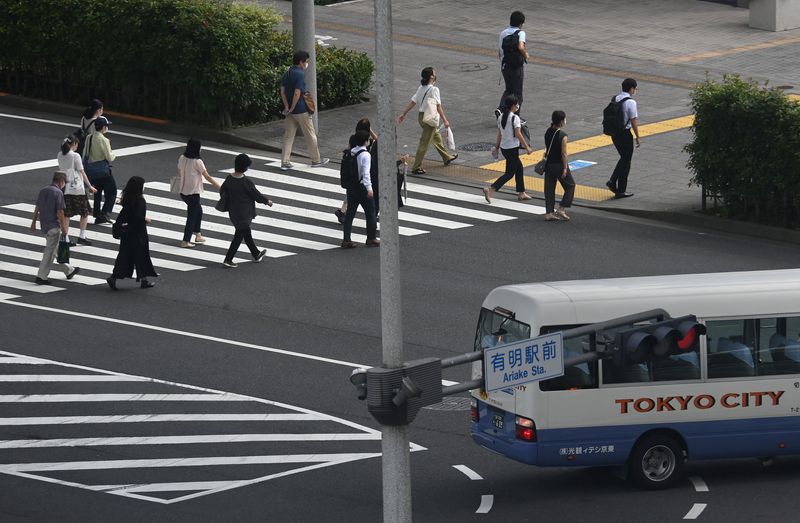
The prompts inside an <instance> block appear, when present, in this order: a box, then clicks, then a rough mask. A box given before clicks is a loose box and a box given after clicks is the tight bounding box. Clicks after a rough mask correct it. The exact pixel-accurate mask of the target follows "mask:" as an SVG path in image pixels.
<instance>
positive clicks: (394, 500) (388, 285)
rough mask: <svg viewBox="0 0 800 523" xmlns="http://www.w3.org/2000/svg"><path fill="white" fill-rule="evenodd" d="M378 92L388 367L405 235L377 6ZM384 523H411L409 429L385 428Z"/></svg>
mask: <svg viewBox="0 0 800 523" xmlns="http://www.w3.org/2000/svg"><path fill="white" fill-rule="evenodd" d="M375 58H376V60H375V61H376V73H375V91H376V92H377V101H378V122H377V123H378V126H377V127H378V129H377V133H378V161H379V165H378V172H379V176H380V182H379V186H380V209H381V221H380V227H381V247H380V249H381V329H382V335H383V364H384V366H385V367H388V368H398V367H402V365H403V324H402V314H401V310H402V309H401V304H402V299H401V294H400V290H401V289H400V233H399V228H398V216H397V176H396V172H397V171H396V164H395V155H396V151H395V147H396V142H397V133H396V130H395V126H394V103H393V101H392V98H393V93H394V62H393V56H392V2H391V0H375ZM382 434H383V437H382V443H381V447H382V450H383V521H384V522H386V523H410V522H411V462H410V461H411V460H410V455H409V439H408V426H407V425H404V426H398V427H388V426H384V427H383V428H382Z"/></svg>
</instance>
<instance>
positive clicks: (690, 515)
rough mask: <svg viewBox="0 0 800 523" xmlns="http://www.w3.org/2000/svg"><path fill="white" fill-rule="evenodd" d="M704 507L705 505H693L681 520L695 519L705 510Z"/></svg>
mask: <svg viewBox="0 0 800 523" xmlns="http://www.w3.org/2000/svg"><path fill="white" fill-rule="evenodd" d="M706 505H707V504H706V503H695V504H694V505H692V508H690V509H689V512H687V513H686V515H685V516H683V519H697V518H698V517H700V514H702V513H703V511H704V510H705V509H706Z"/></svg>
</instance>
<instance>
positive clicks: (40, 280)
mask: <svg viewBox="0 0 800 523" xmlns="http://www.w3.org/2000/svg"><path fill="white" fill-rule="evenodd" d="M35 281H36V285H50V280H45V279H43V278H40V277H38V276H37V277H36V280H35Z"/></svg>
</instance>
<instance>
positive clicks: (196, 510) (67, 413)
mask: <svg viewBox="0 0 800 523" xmlns="http://www.w3.org/2000/svg"><path fill="white" fill-rule="evenodd" d="M0 113H2V114H0V129H2V135H3V137H4V139H3V143H2V145H0V315H2V316H0V325H1V326H2V327H0V339H1V340H2V344H0V351H2V353H0V520H2V521H4V522H11V521H119V522H124V521H171V522H176V521H193V522H194V521H378V520H380V518H381V514H382V509H381V484H380V481H381V474H380V472H381V469H380V467H381V461H380V457H379V456H380V432H379V430H380V427H379V426H378V425H377V424H376V423H375V422H374V420H373V419H372V418H371V417H370V416H369V414H368V412H367V410H366V406H365V405H364V403H361V402H359V401H357V399H356V396H355V390H354V389H353V388H352V386H351V385H350V383H349V381H348V379H347V378H348V376H349V373H350V371H351V369H352V368H353V367H355V366H360V365H364V366H366V365H380V362H381V346H380V307H379V304H380V289H379V281H380V276H379V256H380V249H374V248H366V247H363V246H362V247H359V248H357V249H353V250H347V251H343V250H340V249H338V243H339V242H340V241H341V231H340V228H339V225H338V224H337V223H336V221H335V217H334V215H333V210H334V208H335V207H336V205H337V202H338V201H340V200H341V197H342V194H341V189H339V187H338V180H337V179H336V178H337V177H338V173H337V171H336V169H335V168H330V169H328V168H322V169H311V168H309V167H307V166H305V165H298V166H297V169H295V170H293V171H288V172H281V171H279V170H278V168H277V165H278V162H277V159H276V158H275V155H274V154H268V153H264V152H258V151H247V152H249V153H251V154H252V156H253V157H254V159H255V162H254V165H253V170H252V172H251V173H249V174H250V175H251V176H252V178H253V179H254V181H255V182H256V184H257V185H259V186H260V188H261V190H262V192H264V193H265V194H267V195H268V196H269V197H271V198H272V199H273V200H274V202H275V205H274V207H272V208H271V209H267V208H265V207H263V206H262V207H260V208H259V217H258V218H257V220H256V222H255V225H254V231H256V233H255V238H256V242H257V243H258V244H259V245H262V246H263V247H265V248H267V249H268V253H269V254H268V258H267V259H265V260H264V262H262V263H261V264H254V263H249V262H247V260H246V258H247V256H246V251H245V250H244V248H243V249H242V250H241V255H242V259H241V261H242V262H243V263H241V264H240V266H239V268H237V269H233V270H232V269H225V268H223V267H222V266H221V262H222V259H223V254H224V251H225V248H226V247H227V244H228V242H229V240H230V237H231V235H232V231H231V229H230V227H229V222H228V220H227V218H226V217H225V216H221V215H219V213H215V212H214V210H213V203H214V201H215V198H216V193H215V192H214V191H213V190H208V191H207V192H205V193H204V200H203V204H204V211H205V218H204V227H203V233H204V234H205V235H206V236H207V237H208V238H209V242H208V243H207V244H206V245H204V246H202V247H197V248H196V249H193V250H185V249H179V248H178V247H177V243H178V241H179V240H180V231H181V230H182V226H183V220H184V219H185V206H184V205H183V203H182V202H180V201H179V200H178V199H176V198H175V197H174V195H172V194H170V193H169V188H168V179H169V177H170V176H171V175H172V174H173V172H174V170H175V164H176V160H177V157H178V155H179V154H180V152H181V151H182V144H183V143H185V140H186V138H187V137H183V136H168V135H164V134H162V133H155V132H143V131H139V130H135V129H126V128H123V127H122V126H117V125H113V126H112V133H111V134H110V135H109V136H110V138H111V140H112V144H113V147H114V148H115V149H116V150H117V151H118V152H119V153H120V157H119V158H118V160H117V161H116V162H115V163H114V168H115V170H114V172H115V176H116V178H117V181H118V183H119V185H120V186H122V185H124V183H125V181H126V180H127V179H128V178H129V177H130V176H132V175H141V176H143V177H144V178H145V179H146V180H147V185H146V188H145V197H146V199H147V201H148V212H149V214H150V215H151V217H152V218H153V223H152V224H151V227H150V239H151V251H152V255H153V257H154V262H155V265H156V267H157V268H158V270H159V272H160V273H161V276H160V277H159V278H158V279H157V280H156V283H157V286H156V287H155V288H153V289H148V290H142V289H139V288H138V287H137V286H135V285H134V284H133V283H132V282H130V281H128V280H126V281H122V282H120V286H121V287H122V289H121V290H120V291H118V292H112V291H110V290H109V289H108V288H107V287H106V285H105V282H104V281H103V279H104V278H105V277H106V276H107V275H108V273H109V272H110V268H111V265H112V264H113V258H114V256H115V253H116V250H115V249H116V244H115V242H114V241H113V240H112V239H111V236H110V227H109V226H94V225H90V228H89V238H90V239H91V240H92V241H93V242H94V245H93V246H92V247H91V248H88V247H84V246H79V247H76V248H74V249H73V263H74V265H75V266H78V267H81V268H82V272H81V275H80V276H79V277H76V278H75V279H74V280H72V281H66V280H64V279H63V276H62V275H61V274H60V273H59V272H57V271H54V272H53V273H52V274H51V278H52V280H53V285H51V286H48V287H37V286H35V285H33V284H32V280H33V276H34V274H35V269H36V266H37V265H38V261H39V259H40V253H41V246H42V244H43V239H42V237H41V235H40V233H38V232H37V233H33V232H31V231H30V229H29V221H30V213H31V210H32V204H33V202H34V201H35V198H36V194H37V192H38V190H39V189H40V188H41V187H42V186H44V185H47V184H48V183H49V180H50V177H51V175H52V171H53V170H54V165H53V164H54V159H55V156H56V153H57V150H58V146H59V144H60V141H61V139H62V138H63V136H64V135H65V134H66V133H67V132H68V131H70V130H71V129H72V128H74V127H75V122H71V121H65V119H64V118H63V117H60V116H55V115H43V114H35V113H31V112H27V111H20V110H12V109H9V108H3V110H2V111H0ZM20 116H21V117H22V118H20ZM321 139H322V140H325V139H326V137H325V136H324V135H323V136H322V137H321ZM238 152H241V151H240V150H239V149H236V148H232V147H229V146H225V145H220V144H204V150H203V159H204V161H205V163H206V165H207V167H208V170H209V172H210V173H211V174H212V176H216V177H219V178H223V177H224V176H225V174H226V171H227V170H230V169H231V168H232V164H233V157H234V155H235V154H237V153H238ZM123 153H124V155H123ZM296 163H297V162H296ZM334 167H335V166H334ZM633 177H634V178H635V173H634V174H633ZM501 201H502V203H501ZM541 203H542V202H541V201H538V200H534V201H533V202H528V203H518V202H516V200H512V197H511V196H510V195H508V194H506V195H502V196H498V199H497V203H496V204H495V205H492V206H487V205H486V204H484V203H482V195H481V193H480V191H479V190H477V189H475V188H469V187H463V186H454V185H444V184H438V183H432V182H430V181H427V180H423V179H417V178H415V179H412V180H410V182H409V201H408V205H407V207H405V208H404V209H403V211H402V212H401V226H402V227H403V229H402V230H401V235H402V237H401V267H402V274H401V278H402V296H399V297H398V299H401V300H402V309H403V335H404V346H405V359H406V360H411V359H416V358H421V357H428V356H432V357H448V356H452V355H455V354H459V353H462V352H467V351H469V350H471V347H472V341H473V340H472V337H473V335H474V329H475V322H476V320H477V316H478V311H479V308H480V305H481V302H482V300H483V298H484V296H485V295H486V294H487V293H488V292H489V291H490V290H491V289H493V288H494V287H497V286H499V285H503V284H508V283H519V282H530V281H550V280H563V279H584V278H597V277H617V276H634V275H654V274H674V273H691V272H711V271H734V270H755V269H768V268H789V267H796V265H797V260H798V259H800V247H798V246H794V245H788V244H780V243H775V242H771V241H765V240H760V239H758V238H751V237H742V236H736V235H729V234H721V233H716V232H710V231H705V230H700V229H692V228H686V227H675V226H671V225H664V224H660V223H655V222H649V221H646V220H639V219H631V218H626V217H621V216H617V215H611V214H606V213H602V212H596V211H589V210H586V209H577V210H574V212H573V213H572V214H573V220H572V221H571V222H570V223H546V222H544V221H543V220H542V216H541V215H542V213H543V209H542V207H541ZM355 232H356V233H357V234H359V235H361V236H358V237H357V238H358V239H362V237H363V235H364V226H363V220H362V221H360V222H357V227H356V229H355ZM445 377H446V378H447V379H449V380H452V381H461V380H464V379H466V378H467V377H468V369H467V368H466V367H461V368H456V369H451V370H448V371H447V372H446V376H445ZM468 422H469V413H468V407H467V403H466V396H462V397H461V398H452V399H451V400H449V401H448V402H447V403H446V404H443V405H441V406H438V407H437V408H435V409H425V410H424V411H423V412H421V413H420V415H419V417H418V418H417V420H416V421H415V422H414V424H413V426H412V430H411V440H412V442H413V444H414V445H413V448H412V450H413V452H412V458H411V460H412V461H411V463H412V476H413V477H412V491H413V496H414V500H413V503H414V505H413V506H414V516H415V519H416V520H417V521H455V520H458V521H466V520H487V519H490V520H492V521H504V520H516V521H529V520H537V521H645V520H646V521H677V520H681V519H683V518H685V517H687V518H688V517H692V516H696V517H697V518H698V520H700V521H744V520H751V519H753V518H759V519H761V520H763V521H794V520H795V515H796V513H797V512H798V510H800V501H798V497H797V496H795V495H793V493H794V492H796V491H797V489H798V488H800V480H798V479H797V468H798V465H800V459H785V460H781V461H778V462H776V463H775V464H774V465H773V466H771V467H763V466H762V465H761V464H760V463H759V462H757V461H754V460H729V461H721V462H714V463H698V464H692V465H691V466H690V467H689V477H690V478H691V479H687V480H686V481H685V482H684V483H682V484H680V485H679V486H677V487H676V488H673V489H671V490H668V491H665V492H657V493H653V492H642V491H639V490H636V489H634V488H633V487H631V486H630V485H628V484H627V483H625V482H624V481H622V480H620V479H617V478H616V477H615V476H614V475H612V474H611V472H610V471H608V470H605V469H582V470H562V469H537V468H533V467H528V466H525V465H522V464H518V463H515V462H513V461H510V460H507V459H505V458H502V457H500V456H497V455H493V454H490V453H488V452H485V451H484V450H482V449H480V448H478V447H477V446H476V445H474V444H473V443H472V442H471V440H470V438H469V436H468ZM701 505H702V506H701Z"/></svg>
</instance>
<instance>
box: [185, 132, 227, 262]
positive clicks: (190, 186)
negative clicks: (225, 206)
mask: <svg viewBox="0 0 800 523" xmlns="http://www.w3.org/2000/svg"><path fill="white" fill-rule="evenodd" d="M200 147H201V143H200V140H196V139H194V138H190V139H189V141H188V142H187V143H186V150H185V151H184V152H183V154H182V155H181V156H180V157H179V158H178V179H179V180H180V188H181V189H180V193H181V200H183V201H184V203H186V207H187V211H186V226H184V228H183V240H182V241H181V243H180V246H181V247H183V248H184V249H188V248H191V247H194V246H195V244H197V243H203V242H204V241H206V239H205V238H204V237H203V235H202V234H200V225H201V224H202V222H203V206H202V205H200V194H201V193H202V192H203V179H204V178H205V180H206V181H207V182H208V183H210V184H211V185H213V186H214V187H215V188H216V189H217V190H219V187H220V184H219V182H218V181H217V180H215V179H214V178H212V177H211V175H210V174H208V171H207V170H206V166H205V164H204V163H203V160H202V159H201V158H200ZM192 234H194V243H192V242H191V241H190V240H191V239H192Z"/></svg>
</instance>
